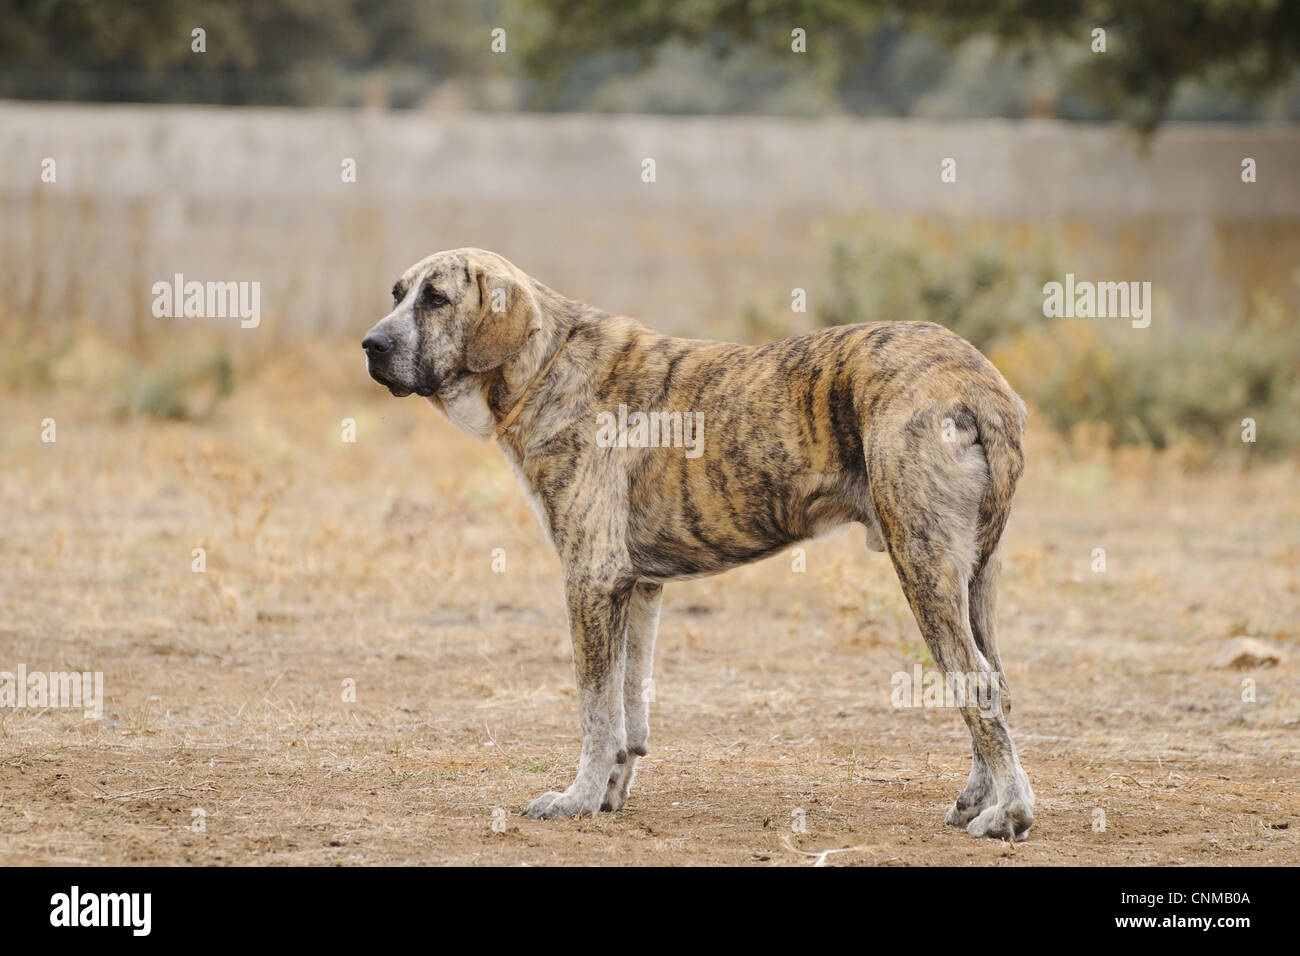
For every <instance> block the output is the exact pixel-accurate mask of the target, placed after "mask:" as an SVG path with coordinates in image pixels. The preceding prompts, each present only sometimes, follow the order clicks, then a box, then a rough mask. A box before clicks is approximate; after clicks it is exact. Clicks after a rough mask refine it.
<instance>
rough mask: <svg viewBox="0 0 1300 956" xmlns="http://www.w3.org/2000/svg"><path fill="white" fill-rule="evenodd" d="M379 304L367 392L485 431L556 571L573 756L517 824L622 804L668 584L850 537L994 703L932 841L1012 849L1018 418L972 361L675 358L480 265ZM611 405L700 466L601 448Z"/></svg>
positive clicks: (1007, 395) (702, 353) (435, 267)
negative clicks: (546, 539)
mask: <svg viewBox="0 0 1300 956" xmlns="http://www.w3.org/2000/svg"><path fill="white" fill-rule="evenodd" d="M393 302H394V306H393V310H392V311H391V312H390V313H389V314H388V315H387V316H385V317H384V318H383V319H381V320H380V321H379V322H378V323H376V325H375V326H374V327H373V328H372V329H371V330H370V331H369V332H368V333H367V334H366V336H365V340H364V341H363V342H362V345H363V347H364V348H365V350H366V357H367V362H368V366H369V371H370V374H371V376H372V377H374V378H375V379H376V380H377V381H379V382H380V383H382V384H384V385H386V386H388V388H389V389H390V390H391V391H392V393H393V394H394V395H396V396H399V397H400V396H405V395H409V394H411V393H412V392H414V393H416V394H418V395H422V396H424V397H425V398H426V399H428V401H429V402H430V404H432V405H433V406H434V408H436V409H438V410H439V411H440V412H442V413H443V414H444V415H445V416H446V417H447V418H448V419H449V420H450V421H451V422H452V423H453V424H455V425H456V426H458V427H459V428H461V429H463V430H465V431H467V432H469V433H470V434H473V435H475V436H477V437H479V438H482V439H486V438H489V437H490V436H491V435H492V434H493V433H494V432H495V433H496V434H497V437H498V440H499V443H500V445H501V448H502V450H503V451H504V452H505V455H506V457H507V458H508V459H509V460H510V463H511V464H512V465H513V466H514V468H515V471H516V473H517V474H518V476H519V479H520V481H521V482H522V484H523V486H524V488H525V490H526V491H527V492H528V494H529V496H530V498H531V500H532V502H533V504H534V506H535V508H536V510H537V513H538V517H539V518H540V519H541V522H542V525H543V527H544V528H545V529H546V531H547V533H548V534H549V535H550V538H551V541H552V543H553V544H554V546H555V550H556V551H557V552H558V553H559V556H560V559H561V561H562V563H563V566H564V585H565V597H566V603H567V606H568V614H569V625H570V629H571V632H572V638H573V658H574V665H575V669H576V672H577V681H578V702H579V710H580V719H581V726H582V756H581V759H580V760H579V763H578V770H577V776H576V778H575V779H574V781H573V784H572V785H571V786H570V787H569V788H568V789H567V790H565V791H563V792H562V793H561V792H554V791H552V792H550V793H546V794H543V795H542V796H541V797H538V798H537V799H536V800H535V801H533V803H532V804H531V805H530V806H529V807H528V809H527V810H526V811H525V813H526V814H527V815H528V816H530V817H533V818H552V817H573V816H594V815H595V814H596V813H597V812H598V811H599V810H618V809H621V808H622V807H623V805H624V803H625V802H626V800H627V796H628V788H629V787H630V785H631V783H632V775H633V772H634V770H635V768H636V764H637V759H638V758H639V757H643V756H645V753H646V743H647V738H648V735H649V724H648V720H647V714H648V707H647V702H646V697H647V696H648V695H646V694H645V693H644V692H643V688H644V687H645V686H646V684H647V682H648V679H649V677H650V672H651V658H652V656H653V651H654V643H655V632H656V628H657V625H658V619H659V604H660V597H661V593H662V589H663V585H664V583H665V582H667V581H678V580H682V579H685V578H691V577H696V576H699V575H705V574H713V573H716V572H718V571H725V570H726V569H728V568H733V567H736V566H737V565H741V564H745V563H747V562H750V561H757V560H759V559H760V558H764V557H767V556H769V555H772V554H775V553H777V552H779V551H781V550H782V549H784V548H787V547H789V546H790V545H791V544H793V543H795V542H798V541H802V540H804V539H806V538H811V537H813V536H814V535H817V534H818V533H820V532H823V531H826V530H828V529H830V528H832V527H835V526H837V525H840V524H844V523H846V522H855V521H856V522H860V523H861V524H862V525H864V526H865V527H866V529H867V543H868V546H869V547H871V548H873V549H875V550H880V551H888V552H889V557H890V560H891V561H892V562H893V565H894V568H895V570H896V571H897V573H898V578H899V581H900V582H901V583H902V587H903V592H904V594H905V595H906V596H907V600H908V602H909V604H910V605H911V608H912V612H913V613H914V614H915V615H916V621H917V623H918V624H919V625H920V628H921V633H922V634H923V635H924V637H925V641H926V644H927V645H928V646H929V648H930V653H931V655H932V656H933V658H934V660H935V662H936V663H937V664H938V666H939V668H940V669H942V670H943V671H944V672H946V673H947V674H949V675H971V674H976V675H980V676H981V677H983V678H986V679H987V682H988V683H989V684H990V685H991V686H992V687H993V689H994V702H993V705H992V706H987V705H984V706H980V705H977V704H976V703H975V702H974V701H972V700H970V699H968V698H967V699H964V701H963V703H962V705H961V714H962V717H963V718H964V719H965V721H966V724H967V726H968V727H969V729H970V733H971V739H972V743H973V751H974V758H973V761H972V767H971V773H970V778H969V779H968V780H967V782H966V786H965V788H964V789H963V790H962V791H961V793H960V794H958V796H957V800H956V803H954V804H953V806H952V809H951V810H949V812H948V816H947V820H946V822H947V823H949V824H952V825H954V826H965V827H966V829H967V830H968V831H969V832H970V833H972V834H974V835H976V836H991V837H1000V838H1007V839H1021V838H1023V837H1024V836H1025V834H1026V833H1027V831H1028V829H1029V826H1030V824H1031V823H1032V822H1033V791H1032V790H1031V789H1030V786H1029V780H1028V778H1027V777H1026V775H1025V772H1024V770H1022V769H1021V767H1020V762H1019V760H1018V758H1017V756H1016V749H1015V747H1014V745H1013V744H1012V742H1011V735H1010V733H1009V732H1008V730H1007V722H1006V719H1005V715H1006V714H1008V713H1010V696H1009V692H1008V689H1007V685H1006V681H1005V678H1004V676H1003V674H1002V663H1001V660H1000V659H999V656H998V645H997V634H996V628H995V624H994V597H995V587H996V582H997V576H998V571H999V567H1000V559H999V548H998V542H999V540H1000V539H1001V537H1002V531H1003V528H1004V527H1005V525H1006V522H1007V516H1008V514H1009V511H1010V508H1011V497H1012V493H1013V492H1014V490H1015V487H1016V481H1017V480H1018V479H1019V477H1020V474H1021V471H1022V470H1023V467H1024V455H1023V452H1022V450H1021V440H1022V435H1023V431H1024V423H1025V408H1024V405H1023V403H1022V402H1021V401H1020V399H1019V398H1018V397H1017V396H1016V394H1015V393H1014V392H1013V391H1012V390H1011V387H1010V386H1009V385H1008V384H1007V382H1006V380H1005V379H1004V378H1003V377H1002V375H1001V374H1000V373H999V372H998V370H997V369H995V368H994V367H993V365H992V364H991V363H990V362H989V361H988V360H987V359H986V358H985V357H984V356H983V355H981V354H980V353H979V352H978V351H977V350H976V349H975V348H974V347H973V346H971V345H970V344H969V343H967V342H966V341H965V340H963V339H961V338H960V337H958V336H957V335H955V334H953V333H952V332H949V331H948V330H946V329H944V328H941V327H939V326H937V325H932V324H929V323H924V322H876V323H870V324H866V325H851V326H842V327H838V328H829V329H825V330H823V331H820V332H814V333H811V334H809V335H799V336H795V337H794V338H789V339H785V340H783V341H780V342H773V343H771V344H768V345H762V346H743V345H729V344H725V343H719V342H701V341H694V340H690V339H679V338H672V337H669V336H666V335H661V334H659V333H657V332H654V331H652V330H650V329H647V328H646V327H644V326H642V325H641V324H639V323H638V322H636V321H634V320H632V319H630V318H626V317H624V316H612V315H609V314H607V313H605V312H602V311H601V310H599V309H596V308H592V307H591V306H588V305H583V304H581V303H578V302H575V301H573V300H571V299H567V298H565V297H564V296H562V295H560V294H558V293H556V292H554V291H552V290H551V289H549V288H547V287H546V286H544V285H542V284H541V283H540V282H538V281H536V280H535V279H532V278H530V277H529V276H528V275H526V274H525V273H523V272H522V271H520V270H519V269H517V268H516V267H515V266H513V265H512V264H511V263H509V262H507V261H506V260H505V259H503V258H502V257H501V256H498V255H496V254H494V253H491V252H485V251H483V250H480V249H457V250H454V251H451V252H440V253H437V254H435V255H432V256H429V257H428V258H427V259H424V260H422V261H420V262H418V263H416V264H415V265H413V266H411V267H410V268H409V269H407V270H406V272H404V273H403V274H402V276H401V278H400V279H398V280H397V283H396V285H394V286H393ZM620 405H622V406H626V409H624V410H623V415H624V416H625V417H626V416H627V415H628V411H627V410H632V412H637V411H640V412H643V413H649V412H666V413H686V412H692V413H696V414H701V413H702V417H703V426H704V433H703V436H702V437H703V440H704V443H703V453H702V454H695V455H687V454H685V453H684V452H683V449H681V448H674V447H628V446H631V445H635V444H637V442H635V441H627V442H623V441H615V442H611V441H610V440H609V435H608V434H606V435H604V436H603V437H602V435H601V431H602V427H603V426H602V425H601V424H600V423H601V422H602V421H605V422H608V421H609V420H610V416H611V415H615V414H618V413H619V406H620ZM601 413H606V414H604V415H602V414H601ZM674 424H675V420H674ZM659 444H660V445H661V446H662V444H663V442H660V443H659Z"/></svg>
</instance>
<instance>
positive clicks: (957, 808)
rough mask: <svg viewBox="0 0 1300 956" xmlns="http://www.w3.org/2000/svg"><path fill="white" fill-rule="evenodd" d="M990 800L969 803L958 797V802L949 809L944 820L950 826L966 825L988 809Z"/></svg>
mask: <svg viewBox="0 0 1300 956" xmlns="http://www.w3.org/2000/svg"><path fill="white" fill-rule="evenodd" d="M988 806H989V803H988V802H981V803H967V802H965V801H964V800H962V798H961V797H958V798H957V800H956V802H954V803H953V805H952V806H951V807H950V808H949V809H948V815H947V816H945V817H944V818H943V822H944V823H946V824H947V825H948V826H950V827H965V826H966V824H968V823H970V822H971V821H972V820H974V819H975V818H976V817H977V816H979V815H980V814H981V813H983V812H984V811H985V810H986V809H988Z"/></svg>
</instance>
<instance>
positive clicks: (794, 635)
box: [0, 342, 1300, 866]
mask: <svg viewBox="0 0 1300 956" xmlns="http://www.w3.org/2000/svg"><path fill="white" fill-rule="evenodd" d="M362 364H363V363H362V361H361V355H360V349H358V348H356V347H355V343H352V342H347V343H339V345H338V347H337V348H334V347H332V346H322V347H321V348H320V349H319V350H318V351H317V352H315V353H312V354H310V355H302V356H299V357H297V358H293V359H290V360H287V361H286V362H282V363H280V364H279V367H277V368H276V369H275V370H274V372H272V371H271V370H270V369H269V368H267V367H264V369H263V371H262V373H260V374H258V375H255V376H254V377H253V378H252V379H246V380H244V381H242V382H241V383H240V386H239V388H238V389H237V390H236V392H235V394H234V395H233V396H232V397H231V398H230V399H229V400H228V401H227V402H226V403H224V404H222V405H221V406H220V407H219V408H218V410H217V411H216V413H215V414H214V415H213V416H212V417H211V418H210V419H209V420H207V421H204V422H202V423H199V424H189V423H180V422H159V421H154V420H149V419H132V420H129V421H118V420H116V419H115V418H114V416H113V414H112V412H111V410H110V408H109V407H108V404H107V403H106V402H105V401H104V400H103V398H102V396H99V395H96V394H94V393H71V392H49V393H30V392H25V393H19V394H11V395H6V397H5V399H4V402H5V414H4V416H3V417H2V418H0V452H2V460H3V465H2V466H0V670H7V671H11V672H12V671H15V670H16V668H17V667H18V665H19V664H24V665H25V666H26V668H27V670H28V671H29V672H31V671H38V670H45V671H67V670H75V671H83V670H89V671H101V672H103V674H104V690H105V696H106V703H105V707H104V715H103V718H102V719H98V720H88V719H85V718H84V717H83V716H82V714H81V712H80V711H75V710H74V711H70V710H66V709H47V710H30V709H19V708H9V709H3V710H0V832H3V833H4V834H5V839H4V840H3V841H0V864H3V865H13V864H55V863H62V864H77V863H93V864H204V865H207V864H258V865H263V864H338V865H353V864H498V865H514V864H535V865H540V864H614V863H617V864H740V865H744V864H757V865H768V866H770V865H811V864H815V863H818V862H824V863H825V864H826V865H850V864H854V865H856V864H884V865H904V864H907V865H911V864H963V863H991V864H999V865H1007V864H1078V863H1082V864H1096V865H1116V864H1211V863H1214V864H1276V865H1283V864H1287V865H1296V864H1300V819H1298V815H1300V796H1297V792H1296V791H1297V777H1298V776H1300V774H1298V773H1297V771H1298V770H1300V743H1298V740H1300V647H1297V638H1298V637H1300V625H1298V624H1297V621H1298V620H1300V613H1298V611H1300V500H1298V496H1297V494H1296V489H1297V487H1300V482H1298V480H1297V479H1298V478H1300V475H1298V474H1297V471H1298V470H1300V469H1298V468H1297V466H1296V465H1295V463H1283V464H1273V465H1263V466H1256V467H1252V468H1248V469H1244V470H1243V469H1240V468H1236V467H1233V468H1227V467H1223V466H1217V467H1212V468H1209V469H1205V468H1201V467H1189V464H1188V459H1187V457H1186V456H1180V455H1176V454H1164V455H1155V454H1152V453H1149V452H1146V451H1129V452H1124V453H1110V452H1105V451H1101V450H1097V449H1095V448H1092V447H1090V446H1089V445H1088V443H1086V442H1082V443H1080V442H1071V443H1065V442H1064V441H1062V440H1061V439H1059V438H1057V437H1054V436H1052V435H1050V434H1049V433H1048V432H1047V430H1046V428H1045V427H1043V426H1041V425H1036V424H1035V423H1034V422H1033V421H1032V420H1031V429H1033V430H1032V432H1031V441H1030V460H1029V468H1028V472H1027V475H1026V478H1025V480H1024V481H1023V483H1022V485H1021V490H1020V493H1019V495H1018V503H1017V506H1016V511H1015V514H1014V517H1013V521H1012V524H1011V527H1010V529H1009V531H1008V538H1007V548H1006V561H1005V570H1004V574H1003V584H1002V590H1001V595H1002V596H1001V605H1000V618H1001V622H1002V624H1001V641H1002V647H1003V657H1004V659H1005V661H1006V663H1007V670H1008V674H1009V676H1010V679H1011V684H1012V691H1013V694H1014V700H1015V705H1014V707H1015V709H1014V712H1013V714H1012V718H1011V721H1012V731H1013V734H1014V736H1015V740H1016V743H1017V745H1018V746H1019V748H1020V752H1021V758H1022V761H1023V763H1024V766H1025V768H1026V770H1027V771H1028V773H1029V776H1030V779H1031V781H1032V783H1033V786H1034V789H1035V791H1036V793H1037V819H1036V822H1035V825H1034V828H1033V830H1032V832H1031V835H1030V839H1029V840H1028V842H1026V843H1023V844H1018V845H1016V846H1011V845H1009V844H1006V843H999V842H996V841H991V840H976V839H974V838H972V837H969V836H967V835H966V833H964V832H963V831H960V830H956V829H953V828H949V827H944V826H943V825H942V819H943V815H944V812H945V811H946V810H947V808H948V806H949V804H950V803H951V801H952V799H953V797H954V796H955V795H956V793H957V791H958V790H959V789H960V788H961V786H962V784H963V783H964V781H965V778H966V774H967V771H968V768H969V737H968V735H967V733H966V731H965V729H964V726H963V725H962V723H961V720H960V718H959V717H958V715H957V714H956V712H955V711H953V710H950V709H936V708H930V709H927V708H908V709H896V708H894V707H893V706H891V703H890V692H891V677H892V675H893V674H895V673H896V672H898V671H907V672H909V673H910V672H911V671H912V668H913V666H914V664H916V663H918V662H921V663H924V661H925V660H926V657H925V651H924V647H923V645H922V642H921V641H920V637H919V633H918V632H917V629H916V626H915V624H914V623H913V621H912V619H911V615H910V613H909V612H908V610H907V608H906V605H905V604H904V602H903V599H902V596H901V593H900V590H899V587H898V584H897V581H896V579H895V578H894V575H893V571H892V569H891V568H890V566H889V563H888V561H887V559H886V558H885V557H884V556H883V555H880V554H875V553H869V552H867V551H866V549H865V547H864V541H863V534H862V532H861V529H848V530H847V531H845V532H842V533H839V534H837V535H834V536H832V537H830V538H828V539H825V540H821V541H817V542H813V543H811V544H809V545H807V547H806V557H805V561H806V570H804V571H798V570H796V569H795V565H796V563H797V562H796V558H795V556H794V555H792V554H790V553H787V554H784V555H780V556H777V557H775V558H773V559H771V560H768V561H766V562H763V563H761V564H759V565H755V566H751V567H747V568H743V569H740V570H737V571H733V572H731V573H729V574H726V575H723V576H720V577H716V578H712V579H709V580H705V581H699V582H692V583H685V584H678V585H673V586H669V587H668V588H666V589H665V601H664V613H663V619H662V623H661V627H660V637H659V645H658V653H657V655H656V662H655V677H656V683H655V691H654V692H655V701H654V704H653V705H652V731H651V750H650V755H649V757H648V758H647V759H645V760H643V761H642V764H641V769H640V770H639V772H638V775H637V779H636V783H635V785H634V789H633V794H632V798H631V800H630V801H629V804H628V807H627V809H626V810H624V811H623V812H621V813H618V814H616V815H610V814H602V815H601V816H600V817H599V818H598V819H593V820H582V821H561V822H533V821H530V820H525V819H523V818H522V817H520V816H519V815H518V814H519V811H520V810H522V808H523V807H524V806H525V805H526V804H527V803H528V801H529V800H531V799H532V798H533V797H535V796H536V795H538V794H539V793H541V792H543V791H545V790H547V789H551V788H556V787H561V788H562V787H563V786H564V785H566V784H567V783H568V780H569V775H570V773H571V771H572V769H573V767H574V765H575V764H576V760H577V753H578V734H577V717H576V702H575V695H574V690H573V682H572V670H571V663H570V653H569V647H568V637H567V633H566V629H565V618H564V611H563V607H562V604H561V588H560V577H559V565H558V561H557V560H556V559H555V557H554V556H553V554H552V553H551V552H550V550H549V545H548V544H547V542H546V540H545V538H544V536H543V533H542V531H541V529H540V528H539V526H538V525H537V522H536V519H535V518H534V516H533V514H532V512H531V511H530V510H529V508H528V506H527V504H526V502H525V499H524V496H523V494H522V493H521V492H520V491H519V489H518V488H517V487H516V486H515V483H514V478H513V475H512V474H511V472H510V469H509V467H508V465H507V464H506V463H505V461H504V459H503V458H502V457H501V455H500V453H499V452H498V451H497V450H496V449H495V448H493V447H491V446H485V445H480V444H478V443H476V442H474V441H473V440H472V439H470V438H468V437H465V436H464V435H461V434H460V433H458V432H456V431H455V430H454V429H453V428H452V427H451V426H449V425H447V424H446V423H445V422H443V421H442V420H441V419H440V418H438V416H437V415H436V414H435V413H434V412H433V411H432V410H431V409H430V408H429V407H428V406H427V405H426V404H424V403H423V402H421V401H420V400H419V399H418V398H410V399H406V400H403V401H398V400H395V399H393V398H391V397H389V396H388V394H387V392H385V391H384V390H382V389H381V388H379V387H378V386H376V385H372V384H370V383H369V382H368V381H367V380H366V379H365V377H364V370H363V367H362ZM45 418H54V419H55V420H56V423H57V441H56V442H54V443H42V442H41V439H40V434H41V428H42V426H41V422H42V420H43V419H45ZM345 418H351V419H354V420H355V423H356V441H355V442H352V443H348V442H344V441H343V440H342V437H341V435H342V427H343V426H342V420H343V419H345ZM1209 457H1210V458H1211V459H1213V455H1211V456H1209ZM195 548H202V549H204V552H205V555H206V571H204V572H203V573H196V572H195V571H194V570H192V563H193V561H194V560H195V559H194V557H193V549H195ZM1098 548H1102V549H1104V550H1105V561H1106V570H1105V571H1104V572H1098V571H1094V570H1093V565H1094V562H1095V561H1096V558H1095V557H1094V549H1098ZM496 549H501V550H500V551H497V550H496ZM494 560H495V561H496V562H497V566H498V568H499V567H500V566H501V565H500V562H501V561H502V560H504V562H505V565H504V570H494V568H493V564H494ZM1239 635H1249V636H1255V637H1258V638H1260V639H1261V640H1263V641H1265V642H1266V643H1270V644H1272V645H1273V646H1275V647H1276V648H1277V649H1279V650H1280V651H1281V652H1282V653H1283V654H1284V655H1285V656H1284V659H1283V661H1282V663H1281V664H1280V665H1278V666H1275V667H1271V668H1267V669H1259V670H1244V671H1239V670H1225V669H1219V668H1215V667H1213V666H1212V663H1211V662H1212V661H1213V659H1214V658H1215V656H1216V654H1218V653H1219V651H1220V650H1221V649H1222V648H1223V646H1224V645H1225V644H1226V643H1227V642H1228V641H1229V640H1230V639H1231V638H1233V637H1236V636H1239ZM349 681H355V700H354V701H352V700H346V699H345V697H346V696H347V686H349V685H347V684H346V683H345V682H349ZM1249 681H1253V682H1254V683H1253V690H1254V700H1253V701H1249V700H1244V699H1243V697H1247V698H1249V697H1250V696H1251V694H1250V693H1249V690H1250V687H1251V685H1250V684H1249V683H1243V682H1249ZM494 811H495V812H494ZM494 822H495V824H496V827H495V828H494ZM1103 824H1104V826H1103ZM826 850H839V851H841V852H836V853H832V854H826V855H821V856H819V854H821V852H822V851H826Z"/></svg>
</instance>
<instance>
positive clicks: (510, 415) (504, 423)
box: [496, 335, 569, 440]
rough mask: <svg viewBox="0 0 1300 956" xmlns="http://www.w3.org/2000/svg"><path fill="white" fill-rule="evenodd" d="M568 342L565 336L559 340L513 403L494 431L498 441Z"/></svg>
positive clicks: (567, 337)
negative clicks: (539, 369)
mask: <svg viewBox="0 0 1300 956" xmlns="http://www.w3.org/2000/svg"><path fill="white" fill-rule="evenodd" d="M568 341H569V336H568V335H565V336H564V338H562V339H560V344H559V345H558V346H556V348H555V351H554V352H552V353H551V357H550V358H549V359H547V361H546V364H545V365H543V366H542V370H541V371H540V372H538V373H537V374H536V375H535V376H533V380H532V381H531V382H529V383H528V386H527V388H525V389H524V390H523V393H522V394H521V395H520V396H519V399H518V400H517V401H516V402H515V404H514V406H513V407H512V408H511V409H510V410H509V411H508V412H506V414H505V417H504V418H502V419H501V421H500V423H499V424H498V425H497V429H496V431H497V439H498V440H500V439H501V437H502V436H503V435H505V433H506V432H507V431H509V430H510V427H511V426H512V425H514V423H515V419H517V418H518V417H519V413H520V412H522V411H523V410H524V406H525V405H527V404H528V399H530V398H532V396H533V392H534V391H535V390H536V388H537V386H538V385H540V384H541V383H542V379H544V378H545V377H546V373H547V372H549V371H550V370H551V366H553V365H554V364H555V360H556V359H557V358H559V357H560V353H561V352H563V351H564V346H565V345H567V344H568Z"/></svg>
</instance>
